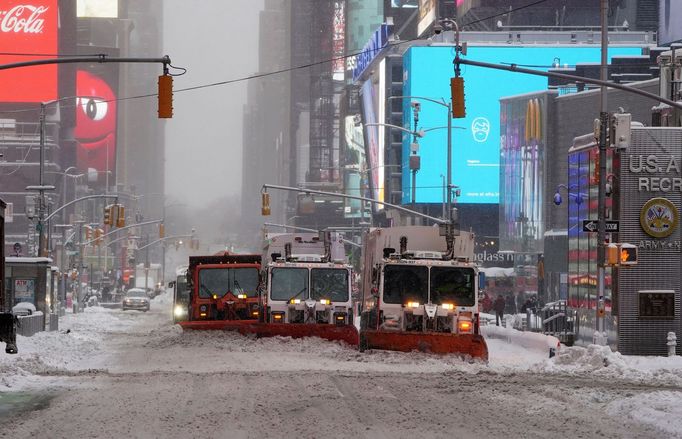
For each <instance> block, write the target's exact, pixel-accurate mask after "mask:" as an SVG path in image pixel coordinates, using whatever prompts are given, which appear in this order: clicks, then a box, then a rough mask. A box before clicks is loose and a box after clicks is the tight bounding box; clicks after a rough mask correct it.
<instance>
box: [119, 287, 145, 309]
mask: <svg viewBox="0 0 682 439" xmlns="http://www.w3.org/2000/svg"><path fill="white" fill-rule="evenodd" d="M121 308H123V311H125V310H128V309H140V310H142V311H144V312H147V311H149V297H147V293H146V292H145V291H144V290H143V289H142V288H131V289H129V290H128V291H127V292H126V295H125V297H124V298H123V304H122V305H121Z"/></svg>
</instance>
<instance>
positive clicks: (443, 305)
mask: <svg viewBox="0 0 682 439" xmlns="http://www.w3.org/2000/svg"><path fill="white" fill-rule="evenodd" d="M441 307H442V308H443V309H449V310H453V309H455V305H453V304H452V303H444V304H442V305H441Z"/></svg>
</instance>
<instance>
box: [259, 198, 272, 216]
mask: <svg viewBox="0 0 682 439" xmlns="http://www.w3.org/2000/svg"><path fill="white" fill-rule="evenodd" d="M260 195H261V203H262V205H261V210H260V212H261V215H263V216H268V215H270V194H269V193H267V192H261V194H260Z"/></svg>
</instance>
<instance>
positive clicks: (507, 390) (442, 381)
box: [0, 295, 682, 438]
mask: <svg viewBox="0 0 682 439" xmlns="http://www.w3.org/2000/svg"><path fill="white" fill-rule="evenodd" d="M67 329H70V332H69V333H68V334H67V333H66V331H67ZM19 342H20V345H19V349H20V353H19V355H18V356H13V357H9V356H5V357H2V360H1V362H0V371H1V372H2V376H3V378H2V382H1V385H2V392H0V416H2V418H3V422H2V427H1V428H0V436H1V437H11V438H29V437H30V438H41V437H45V438H47V437H49V438H58V437H64V438H73V437H140V438H153V437H166V438H176V437H177V438H181V437H216V438H218V437H254V438H256V437H279V436H286V437H293V436H296V437H311V438H312V437H322V436H331V437H368V438H374V437H378V438H381V437H392V438H395V437H400V438H402V437H405V438H407V437H458V438H467V437H471V438H474V437H501V436H504V437H532V438H535V437H537V438H543V437H550V436H557V435H561V436H570V437H585V438H587V437H651V438H653V437H663V436H666V437H673V436H674V433H675V432H677V434H679V432H680V431H681V430H680V425H679V423H680V420H679V414H680V408H679V405H680V404H679V402H680V401H681V400H682V396H681V395H682V378H680V374H679V371H680V370H682V362H680V361H679V358H677V359H658V360H655V359H651V361H650V362H649V363H646V362H643V363H632V362H630V361H628V360H627V359H625V360H624V359H622V358H620V356H617V355H613V357H610V356H606V357H604V358H599V356H598V355H592V356H590V355H588V354H587V351H586V350H585V349H582V348H572V349H564V350H563V351H562V353H561V355H560V356H559V360H556V361H555V360H550V359H546V358H545V355H543V354H542V353H541V352H538V351H531V350H526V349H523V348H520V347H517V346H512V345H509V344H507V343H506V342H503V341H501V340H488V342H489V345H490V351H491V358H490V363H489V364H488V365H484V364H480V363H469V362H467V361H463V360H461V359H459V358H457V357H453V356H445V357H438V356H432V355H427V354H419V353H409V354H404V353H397V352H380V351H374V352H370V353H365V354H361V353H359V352H357V351H355V350H354V349H352V348H350V347H348V346H344V345H340V344H335V343H330V342H324V341H321V340H318V339H307V340H290V339H281V338H280V339H260V340H255V339H249V338H246V337H242V336H239V335H235V334H231V333H223V332H218V331H216V332H192V333H183V332H182V331H181V330H180V328H179V327H178V326H175V325H172V323H171V321H170V303H169V300H168V295H162V296H160V297H158V298H156V299H155V300H154V301H153V302H152V311H151V312H150V313H141V312H137V311H127V312H122V311H120V310H107V309H103V308H99V307H94V308H89V309H87V310H86V312H85V313H80V314H76V315H71V314H67V316H66V317H65V318H63V320H62V322H61V324H60V332H59V333H47V332H46V333H40V334H37V335H36V336H34V337H31V338H23V337H21V338H20V340H19ZM667 360H669V361H668V362H667V363H665V362H666V361H667ZM599 361H601V362H602V365H599V366H597V365H596V364H595V362H599ZM609 362H612V363H613V364H607V363H609ZM633 364H634V366H633ZM647 364H648V366H647ZM666 364H667V365H666ZM662 365H663V366H662ZM652 367H653V368H654V369H655V370H648V369H651V368H652ZM14 392H20V393H14ZM12 395H14V402H13V403H12V404H9V403H3V401H8V400H9V399H10V397H12ZM675 406H677V407H675ZM643 407H646V411H643V410H642V409H643ZM32 410H34V411H32ZM675 417H676V418H677V419H675ZM666 419H668V424H666V423H665V422H666V421H665V420H666ZM656 424H658V425H656ZM671 435H673V436H671Z"/></svg>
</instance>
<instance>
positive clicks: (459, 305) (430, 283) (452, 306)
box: [359, 226, 488, 361]
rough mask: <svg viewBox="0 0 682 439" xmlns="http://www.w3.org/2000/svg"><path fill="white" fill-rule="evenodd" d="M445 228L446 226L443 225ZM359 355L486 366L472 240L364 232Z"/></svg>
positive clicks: (396, 230) (443, 233)
mask: <svg viewBox="0 0 682 439" xmlns="http://www.w3.org/2000/svg"><path fill="white" fill-rule="evenodd" d="M446 227H452V226H446ZM363 264H364V265H363V276H362V287H361V294H362V299H361V300H362V302H361V304H360V341H359V348H360V350H361V351H363V350H366V349H385V350H395V351H405V352H407V351H412V350H418V351H425V352H432V353H439V354H449V353H453V354H461V355H463V356H470V357H471V358H474V359H480V360H483V361H487V360H488V348H487V345H486V342H485V340H484V338H483V336H482V335H481V334H480V328H479V315H478V303H477V302H478V283H479V277H478V268H477V266H476V264H475V263H474V236H473V234H470V233H466V232H460V233H459V234H458V235H457V236H455V233H454V230H453V229H452V228H450V229H449V230H448V229H447V228H445V230H443V229H442V228H438V227H427V226H406V227H392V228H377V229H372V230H370V231H369V232H368V233H367V234H366V236H365V240H364V246H363Z"/></svg>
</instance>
